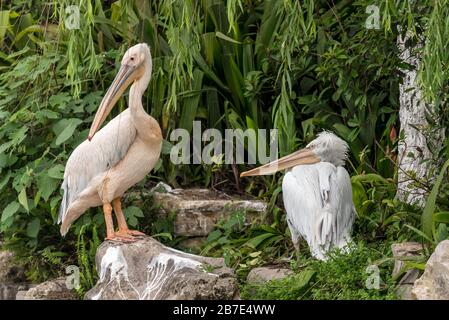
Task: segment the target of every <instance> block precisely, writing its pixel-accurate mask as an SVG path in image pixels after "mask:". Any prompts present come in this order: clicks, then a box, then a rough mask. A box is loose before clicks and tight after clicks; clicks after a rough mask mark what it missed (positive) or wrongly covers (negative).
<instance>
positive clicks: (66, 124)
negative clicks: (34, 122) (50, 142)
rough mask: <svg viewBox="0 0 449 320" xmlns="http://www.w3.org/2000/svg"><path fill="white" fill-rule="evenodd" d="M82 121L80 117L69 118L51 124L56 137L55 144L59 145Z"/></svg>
mask: <svg viewBox="0 0 449 320" xmlns="http://www.w3.org/2000/svg"><path fill="white" fill-rule="evenodd" d="M80 123H82V121H81V120H80V119H76V118H70V119H62V120H60V121H58V122H57V123H56V124H55V125H54V126H53V131H54V132H55V134H56V136H57V138H56V142H55V143H56V145H57V146H58V145H60V144H61V143H63V142H65V141H67V140H68V139H69V138H70V137H71V136H72V134H73V132H74V131H75V129H76V127H77V126H78V125H79V124H80Z"/></svg>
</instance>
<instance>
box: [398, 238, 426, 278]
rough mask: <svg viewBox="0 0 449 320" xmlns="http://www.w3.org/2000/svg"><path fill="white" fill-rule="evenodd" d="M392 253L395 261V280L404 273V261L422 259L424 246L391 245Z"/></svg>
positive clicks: (413, 243) (417, 244) (416, 243)
mask: <svg viewBox="0 0 449 320" xmlns="http://www.w3.org/2000/svg"><path fill="white" fill-rule="evenodd" d="M391 252H392V253H393V258H394V259H395V261H394V268H393V273H392V276H393V278H395V277H397V276H399V275H400V274H401V273H402V272H403V269H404V267H405V263H404V261H417V260H419V259H420V258H421V257H422V254H423V245H422V244H421V243H418V242H403V243H394V244H392V245H391Z"/></svg>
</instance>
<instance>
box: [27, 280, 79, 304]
mask: <svg viewBox="0 0 449 320" xmlns="http://www.w3.org/2000/svg"><path fill="white" fill-rule="evenodd" d="M19 298H21V299H23V300H78V296H77V294H76V293H75V292H74V291H73V290H70V289H68V288H67V285H66V278H65V277H60V278H56V279H53V280H48V281H45V282H42V283H40V284H38V285H36V286H34V287H33V288H31V289H29V290H28V291H27V292H26V293H25V294H23V293H21V294H20V295H19Z"/></svg>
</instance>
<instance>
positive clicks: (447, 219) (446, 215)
mask: <svg viewBox="0 0 449 320" xmlns="http://www.w3.org/2000/svg"><path fill="white" fill-rule="evenodd" d="M433 221H434V222H437V223H438V222H439V223H447V224H449V211H442V212H437V213H435V214H434V215H433Z"/></svg>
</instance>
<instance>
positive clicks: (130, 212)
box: [123, 206, 144, 227]
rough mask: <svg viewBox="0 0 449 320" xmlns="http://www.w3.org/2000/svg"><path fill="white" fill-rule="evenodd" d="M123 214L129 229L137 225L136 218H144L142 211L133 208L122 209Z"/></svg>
mask: <svg viewBox="0 0 449 320" xmlns="http://www.w3.org/2000/svg"><path fill="white" fill-rule="evenodd" d="M123 214H124V216H125V218H126V222H128V224H129V225H130V226H131V227H136V226H137V224H138V220H137V218H138V217H143V216H144V215H143V212H142V210H141V209H140V208H138V207H135V206H130V207H127V208H125V209H123Z"/></svg>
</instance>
